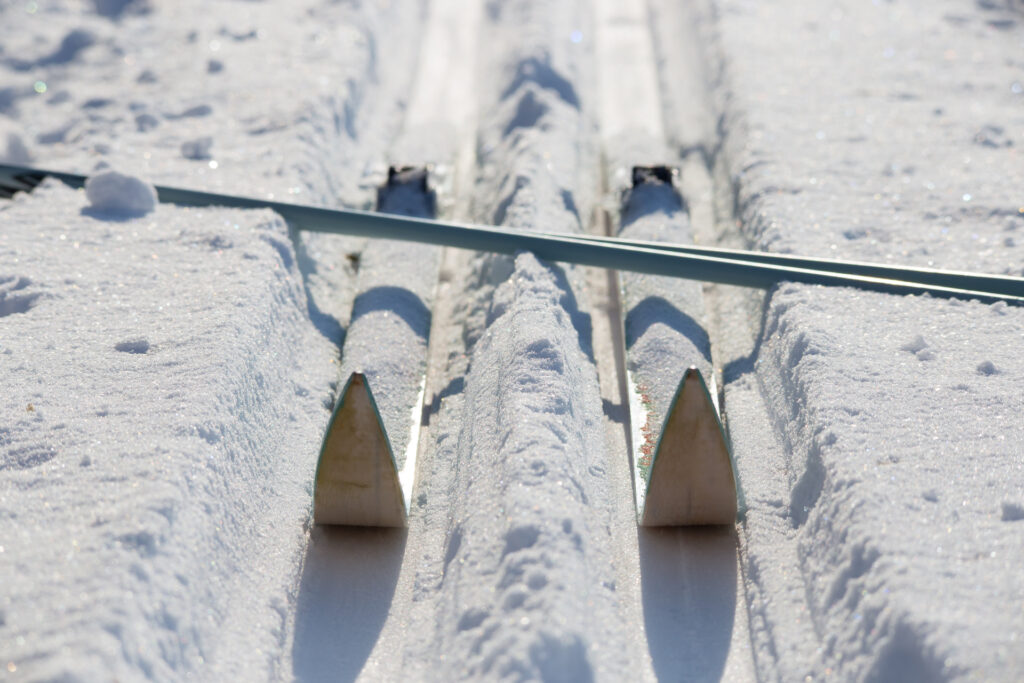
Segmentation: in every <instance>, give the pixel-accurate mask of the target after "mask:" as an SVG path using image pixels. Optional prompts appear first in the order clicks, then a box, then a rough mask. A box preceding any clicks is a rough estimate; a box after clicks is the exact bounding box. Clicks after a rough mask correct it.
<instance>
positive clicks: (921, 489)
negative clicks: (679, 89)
mask: <svg viewBox="0 0 1024 683" xmlns="http://www.w3.org/2000/svg"><path fill="white" fill-rule="evenodd" d="M721 4H722V7H721V13H720V14H719V16H720V18H721V23H720V24H719V26H718V31H719V33H718V37H717V40H718V41H720V42H719V45H720V46H721V47H720V53H719V54H720V55H725V57H724V59H721V60H720V61H719V62H718V68H720V72H719V75H718V78H719V82H720V84H721V85H720V89H719V91H718V97H719V98H720V101H722V102H727V103H728V104H727V105H725V106H726V107H727V115H726V117H725V118H724V119H723V120H722V122H721V126H722V129H723V131H724V133H725V144H724V148H723V154H722V155H721V156H720V157H719V159H718V161H719V163H720V164H721V165H722V168H721V169H720V171H719V172H720V173H722V174H723V175H728V176H730V177H732V178H734V179H735V190H736V194H735V199H734V206H735V210H736V214H735V219H738V224H739V225H741V235H740V237H741V238H742V239H744V240H746V241H747V243H748V244H752V245H754V246H757V247H761V248H769V249H772V250H777V251H784V252H794V253H802V254H816V255H820V256H829V255H842V256H845V257H848V258H857V259H864V260H879V261H891V262H894V263H900V262H901V263H911V264H917V265H923V266H927V265H932V266H936V267H945V268H965V269H977V270H982V271H987V272H993V273H1009V274H1016V275H1019V274H1020V273H1021V263H1022V258H1021V254H1020V253H1019V252H1018V251H1017V249H1018V247H1019V245H1017V246H1014V245H1016V244H1017V243H1016V242H1015V241H1014V240H1013V239H1012V237H1013V235H1014V231H1015V230H1016V229H1017V227H1018V224H1019V223H1020V216H1021V214H1020V211H1019V208H1020V207H1019V204H1020V201H1019V199H1020V197H1019V188H1020V185H1021V181H1022V180H1024V178H1022V175H1021V167H1020V164H1019V163H1017V162H1016V161H1015V159H1014V157H1013V152H1012V147H1001V146H992V145H990V144H985V140H987V138H985V139H982V140H980V142H979V138H978V136H977V134H978V131H979V130H980V129H981V128H982V127H984V126H992V127H999V128H1003V129H1004V130H1007V131H1008V130H1013V129H1014V123H1011V122H1016V123H1019V121H1020V114H1019V106H1018V105H1019V102H1018V101H1016V100H1015V99H1014V94H1013V92H1012V87H1011V86H1012V83H1013V82H1015V80H1016V79H1017V78H1018V77H1019V64H1018V65H1017V66H1018V68H1014V67H1013V66H1011V64H1012V60H1011V61H1010V62H1008V61H1006V60H1004V56H1005V55H1006V54H1010V53H1012V52H1014V51H1015V50H1017V51H1019V45H1018V43H1019V36H1018V35H1016V33H1015V31H1007V30H1003V29H993V28H992V26H991V22H998V21H1004V20H1008V21H1011V22H1014V21H1016V18H1015V16H1014V15H1013V14H1012V12H1010V11H1009V10H1004V9H1000V8H999V7H997V6H996V5H994V4H993V5H985V6H980V5H979V7H977V8H973V9H971V8H967V7H965V6H963V5H962V4H959V3H952V2H942V3H915V2H911V3H898V4H893V3H890V4H884V3H883V4H877V5H870V4H860V3H846V2H842V3H833V4H831V5H829V6H828V7H827V8H826V7H824V6H820V7H819V6H812V5H806V4H800V3H787V5H786V6H785V7H784V8H782V9H781V11H777V12H776V11H772V12H768V11H766V10H765V9H764V8H760V7H758V6H756V5H752V4H749V3H740V2H725V3H721ZM778 35H789V36H794V40H793V41H790V42H786V43H779V42H778V41H777V40H776V39H775V36H778ZM797 46H799V47H797ZM937 64H942V68H936V66H935V65H937ZM797 72H799V73H800V74H801V77H800V83H801V85H800V86H799V89H798V88H797V86H796V85H795V81H794V80H793V79H792V75H793V74H795V73H797ZM951 91H952V92H956V93H959V94H957V95H951V94H950V93H951ZM961 94H962V95H963V96H962V97H961V96H960V95H961ZM1017 128H1019V125H1017ZM729 218H732V217H729ZM1007 237H1010V238H1011V239H1010V240H1009V241H1007V239H1006V238H1007ZM733 300H734V301H735V299H733ZM1022 330H1024V318H1022V317H1021V311H1020V310H1019V309H1018V308H1014V307H1008V306H1005V305H998V304H997V305H993V306H984V305H980V304H978V303H972V302H951V301H950V302H945V301H937V300H933V299H930V298H927V297H887V296H879V295H875V294H867V293H862V292H855V291H850V290H834V291H832V290H824V289H822V288H817V287H797V286H783V287H781V288H779V290H778V291H777V292H776V293H774V294H773V295H771V296H770V298H769V300H768V302H767V306H766V310H765V313H764V325H763V331H762V332H761V333H760V334H759V335H758V337H759V339H758V340H757V341H756V343H754V344H753V345H751V346H747V345H746V344H741V343H737V344H736V345H735V347H734V350H732V351H730V352H727V353H725V354H723V355H724V356H725V357H724V359H723V365H724V373H723V374H724V379H725V383H726V389H725V397H726V401H725V407H726V411H727V413H728V414H729V416H730V425H731V427H732V436H733V443H734V446H735V452H736V453H737V455H738V460H739V470H740V479H741V481H742V482H743V484H744V489H745V491H746V492H747V493H748V513H747V524H746V527H745V547H746V553H745V555H746V556H745V572H746V573H747V574H748V575H749V576H750V577H751V578H750V581H749V583H748V586H747V591H748V600H749V601H750V609H751V625H752V630H753V633H752V638H753V641H754V645H755V660H756V662H757V665H758V670H759V672H760V674H761V675H762V676H764V677H769V678H770V677H778V678H781V679H784V680H788V679H798V678H802V677H804V676H805V675H812V676H813V675H816V672H821V671H825V670H831V671H832V672H834V674H835V675H837V676H839V677H841V678H852V679H864V680H899V679H903V680H908V679H917V680H927V679H946V678H959V677H968V678H975V677H977V678H984V679H989V680H1011V679H1014V678H1018V677H1019V675H1020V672H1021V671H1022V670H1024V661H1022V660H1021V658H1020V654H1019V652H1020V648H1019V647H1016V645H1015V640H1016V639H1017V638H1019V633H1020V626H1021V620H1020V612H1019V610H1015V609H1014V608H1012V607H1010V605H1013V604H1016V603H1018V602H1019V596H1020V591H1019V585H1017V584H1018V582H1017V580H1016V578H1015V574H1016V572H1015V570H1013V569H1011V567H1014V566H1019V564H1020V562H1021V560H1022V559H1024V558H1022V556H1021V550H1020V545H1019V544H1017V543H1015V542H1014V541H1013V540H1012V539H1013V534H1014V532H1013V531H1012V524H1009V523H1007V522H1005V521H1003V519H1004V517H1005V516H1004V515H1003V514H1002V511H1001V505H1002V503H1004V502H1006V503H1010V504H1016V502H1017V501H1019V500H1020V499H1021V497H1022V495H1024V490H1022V479H1021V471H1020V454H1021V452H1022V451H1024V448H1022V444H1024V433H1022V431H1021V421H1020V419H1019V415H1020V410H1021V391H1020V377H1021V373H1022V371H1024V365H1022V363H1021V358H1020V354H1019V353H1017V352H1016V349H1017V348H1018V347H1019V340H1020V339H1021V331H1022ZM989 368H993V369H998V370H999V372H998V373H989V372H987V371H988V369H989ZM759 397H760V400H761V401H763V412H762V409H761V408H758V407H757V405H756V402H757V400H758V398H759ZM755 453H757V454H758V455H757V456H756V457H754V456H753V454H755ZM744 454H749V455H746V456H745V455H744ZM751 492H754V495H753V499H754V500H751V496H750V495H749V494H750V493H751Z"/></svg>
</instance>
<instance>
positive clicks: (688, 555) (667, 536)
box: [638, 527, 736, 681]
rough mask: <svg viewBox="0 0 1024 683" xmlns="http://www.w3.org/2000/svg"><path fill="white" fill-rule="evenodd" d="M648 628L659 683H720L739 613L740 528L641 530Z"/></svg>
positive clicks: (641, 565)
mask: <svg viewBox="0 0 1024 683" xmlns="http://www.w3.org/2000/svg"><path fill="white" fill-rule="evenodd" d="M638 532H639V541H640V576H641V591H642V593H643V610H644V627H645V630H646V631H647V647H648V649H649V651H650V655H651V664H652V665H653V667H654V673H655V675H656V676H657V678H658V680H660V681H682V680H686V681H719V680H721V678H722V675H723V673H724V670H725V663H726V659H727V658H728V656H729V647H730V644H731V642H732V630H733V617H734V615H735V612H736V532H735V531H734V530H733V529H732V528H729V527H726V528H719V527H689V528H671V527H664V528H640V529H638Z"/></svg>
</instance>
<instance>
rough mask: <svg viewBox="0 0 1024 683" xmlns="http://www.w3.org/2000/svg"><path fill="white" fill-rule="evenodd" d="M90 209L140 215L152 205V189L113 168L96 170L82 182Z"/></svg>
mask: <svg viewBox="0 0 1024 683" xmlns="http://www.w3.org/2000/svg"><path fill="white" fill-rule="evenodd" d="M85 196H86V197H87V198H88V199H89V204H90V206H91V208H92V210H93V211H95V212H97V213H107V214H112V215H115V216H144V215H145V214H147V213H149V212H150V211H152V210H153V209H154V208H156V201H157V200H156V188H154V187H153V186H152V185H151V184H150V183H147V182H146V181H145V180H142V179H140V178H136V177H135V176H130V175H125V174H123V173H118V172H117V171H109V170H108V171H100V172H99V173H97V174H95V175H92V176H89V178H88V180H86V181H85Z"/></svg>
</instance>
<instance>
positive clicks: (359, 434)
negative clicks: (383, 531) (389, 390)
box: [313, 372, 408, 527]
mask: <svg viewBox="0 0 1024 683" xmlns="http://www.w3.org/2000/svg"><path fill="white" fill-rule="evenodd" d="M407 514H408V513H407V510H406V508H405V499H404V497H403V495H402V486H401V484H400V483H399V480H398V468H397V466H396V464H395V458H394V454H393V452H392V450H391V443H390V442H389V441H388V437H387V433H386V432H385V431H384V424H383V422H382V420H381V417H380V411H379V410H378V409H377V402H376V401H375V400H374V398H373V392H372V391H371V389H370V385H369V382H368V381H367V379H366V376H365V375H363V374H362V373H360V372H354V373H352V375H351V376H349V378H348V381H347V382H346V383H345V388H344V389H342V392H341V396H340V397H339V398H338V403H337V405H336V406H335V407H334V413H333V414H332V415H331V421H330V423H329V424H328V426H327V433H326V434H325V435H324V440H323V445H322V446H321V448H320V460H319V462H318V463H317V468H316V481H315V484H314V490H313V521H314V522H315V523H316V524H345V525H352V526H378V527H381V526H382V527H404V526H405V525H406V518H407Z"/></svg>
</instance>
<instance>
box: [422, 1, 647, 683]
mask: <svg viewBox="0 0 1024 683" xmlns="http://www.w3.org/2000/svg"><path fill="white" fill-rule="evenodd" d="M586 11H587V8H586V7H585V6H584V4H583V3H565V4H562V5H559V6H558V7H557V9H556V8H552V7H545V8H543V9H541V8H538V7H533V6H532V5H531V3H526V2H514V3H505V4H502V5H493V6H492V7H491V12H490V14H489V16H488V22H487V25H486V27H485V31H486V34H485V35H486V36H487V37H486V38H485V39H484V40H485V42H488V43H489V44H495V45H501V46H502V50H501V51H499V55H500V57H499V59H498V60H497V61H496V62H495V63H494V64H492V65H491V68H492V69H493V70H494V72H496V73H498V74H500V78H498V79H495V80H494V81H493V82H494V83H495V93H494V95H496V99H495V100H494V102H493V104H490V105H485V106H483V107H481V111H482V116H481V120H482V128H481V133H480V146H479V151H480V163H481V172H480V173H481V176H480V180H479V182H478V185H477V189H476V192H475V193H474V196H475V198H476V204H475V210H476V211H477V213H478V214H479V217H480V219H481V220H483V221H485V222H488V223H496V224H501V225H504V226H507V227H511V228H518V227H523V228H536V227H543V228H544V229H546V230H554V231H580V230H581V229H582V227H583V220H585V217H586V216H588V215H589V210H590V207H591V206H592V201H593V191H594V188H595V187H596V178H597V176H596V172H597V166H596V153H595V150H594V149H593V147H592V146H591V143H590V142H589V140H590V139H592V138H593V135H592V133H593V132H594V124H593V119H592V118H591V115H590V114H588V113H587V110H586V109H582V108H581V103H585V102H587V101H588V100H587V95H588V94H589V92H590V91H591V89H592V85H591V84H592V78H591V75H590V74H589V73H587V72H585V71H583V65H584V64H585V63H586V58H587V56H588V54H587V52H586V51H585V50H583V49H581V48H579V47H573V45H572V44H571V43H568V44H567V42H566V41H565V40H564V36H566V35H569V34H570V33H571V31H572V30H573V29H574V28H576V27H578V26H581V25H584V22H583V17H585V16H586ZM555 36H558V37H559V39H555ZM465 280H466V281H468V282H469V283H470V287H469V289H470V292H471V293H470V294H469V296H468V297H466V298H465V299H464V300H463V302H462V304H461V308H460V309H459V310H457V311H456V315H457V316H458V317H459V318H460V319H461V320H462V330H463V332H462V340H463V343H464V345H465V348H466V357H465V358H464V359H459V358H454V359H453V360H455V364H454V365H453V368H454V367H465V369H466V375H465V389H464V404H463V406H462V410H461V415H462V419H461V422H462V424H461V427H459V428H457V429H456V431H455V432H454V433H445V432H444V431H443V430H441V432H442V433H440V434H439V436H438V445H439V446H438V451H437V453H436V454H435V456H434V460H435V462H440V461H441V460H442V459H445V460H450V461H451V462H452V463H453V465H452V466H453V471H452V474H451V478H450V480H449V483H448V486H449V490H448V493H447V495H449V496H450V500H451V501H452V505H453V509H452V511H451V516H450V520H451V521H450V526H449V533H448V541H447V548H446V553H445V558H444V568H443V573H442V576H441V577H440V582H441V586H443V592H442V595H441V596H440V605H439V609H440V613H441V614H444V615H445V618H444V619H442V620H440V621H439V624H438V626H439V634H438V635H439V643H438V648H439V650H440V651H442V652H444V653H445V654H444V660H445V673H444V676H443V677H444V678H448V679H466V678H479V677H485V678H501V679H508V680H580V681H586V680H593V679H594V678H597V677H608V678H612V679H614V678H620V677H623V676H626V671H627V670H628V669H627V662H628V658H627V655H626V654H625V653H623V652H611V651H608V650H607V649H606V648H603V647H602V644H603V643H607V642H622V641H621V640H620V639H621V638H624V637H625V634H623V633H621V632H620V631H621V628H622V626H621V620H620V619H619V617H618V607H617V604H616V589H615V577H616V574H615V568H614V556H613V553H612V548H611V537H610V531H609V515H610V510H609V509H608V508H606V507H605V506H606V505H607V503H605V502H604V501H606V500H607V493H606V492H605V488H606V487H607V468H608V463H607V461H606V458H607V455H606V453H605V450H604V443H603V428H602V426H601V425H602V422H601V420H602V414H601V398H600V394H599V391H598V382H597V375H596V368H595V366H594V361H593V358H592V352H591V350H590V348H591V347H590V327H589V317H588V316H587V315H586V314H585V313H583V312H582V310H581V309H582V308H583V306H582V305H581V303H579V302H580V298H579V294H578V293H579V292H580V291H581V289H580V288H579V286H578V285H577V284H575V283H577V282H578V280H579V274H578V272H577V271H576V270H575V269H572V268H568V269H565V270H563V269H561V268H559V267H557V266H550V265H546V264H542V263H540V262H539V261H537V259H536V258H534V257H533V256H532V255H530V254H519V255H518V256H517V257H516V258H515V259H509V258H507V257H495V256H489V255H488V256H478V257H476V258H475V259H474V260H473V262H472V263H471V264H470V265H469V271H468V273H466V276H465ZM463 364H464V365H463ZM449 429H451V428H449ZM435 502H436V501H435Z"/></svg>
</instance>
